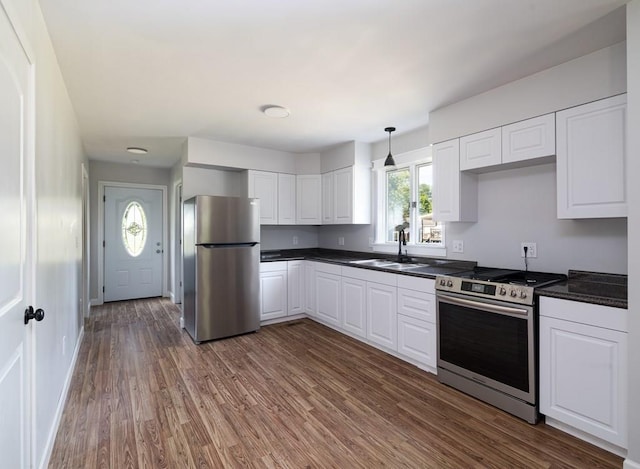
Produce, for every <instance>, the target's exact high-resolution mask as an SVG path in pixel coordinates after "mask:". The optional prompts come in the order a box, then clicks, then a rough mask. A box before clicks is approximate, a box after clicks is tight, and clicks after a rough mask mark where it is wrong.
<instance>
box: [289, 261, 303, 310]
mask: <svg viewBox="0 0 640 469" xmlns="http://www.w3.org/2000/svg"><path fill="white" fill-rule="evenodd" d="M303 299H304V261H289V262H287V315H288V316H293V315H294V314H302V313H303V308H302V304H303Z"/></svg>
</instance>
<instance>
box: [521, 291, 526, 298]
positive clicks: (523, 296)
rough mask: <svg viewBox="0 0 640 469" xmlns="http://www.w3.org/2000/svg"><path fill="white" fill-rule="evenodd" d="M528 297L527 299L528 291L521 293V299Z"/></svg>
mask: <svg viewBox="0 0 640 469" xmlns="http://www.w3.org/2000/svg"><path fill="white" fill-rule="evenodd" d="M526 297H527V292H526V291H524V290H522V291H521V292H520V298H526Z"/></svg>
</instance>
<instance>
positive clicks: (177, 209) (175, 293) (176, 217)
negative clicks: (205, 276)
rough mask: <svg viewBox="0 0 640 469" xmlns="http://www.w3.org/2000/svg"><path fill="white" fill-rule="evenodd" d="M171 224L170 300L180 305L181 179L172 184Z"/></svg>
mask: <svg viewBox="0 0 640 469" xmlns="http://www.w3.org/2000/svg"><path fill="white" fill-rule="evenodd" d="M173 200H174V204H173V209H174V210H173V224H172V227H171V233H172V238H173V239H172V243H171V258H172V266H173V281H172V285H171V290H172V291H171V294H172V300H173V302H174V303H178V304H182V286H181V285H180V282H182V243H181V241H182V179H179V180H177V181H175V182H174V183H173Z"/></svg>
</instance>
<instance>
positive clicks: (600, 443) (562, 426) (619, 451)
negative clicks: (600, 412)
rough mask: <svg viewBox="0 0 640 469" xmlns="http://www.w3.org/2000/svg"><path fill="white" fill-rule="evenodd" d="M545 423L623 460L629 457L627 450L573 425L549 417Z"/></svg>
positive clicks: (545, 419)
mask: <svg viewBox="0 0 640 469" xmlns="http://www.w3.org/2000/svg"><path fill="white" fill-rule="evenodd" d="M544 421H545V423H546V424H547V425H549V426H550V427H554V428H557V429H558V430H561V431H563V432H565V433H568V434H569V435H573V436H575V437H576V438H580V439H581V440H584V441H586V442H588V443H591V444H592V445H594V446H597V447H598V448H602V449H604V450H606V451H609V452H610V453H613V454H616V455H618V456H620V457H621V458H624V457H626V456H627V450H626V449H625V448H621V447H620V446H617V445H614V444H613V443H609V442H608V441H604V440H603V439H601V438H598V437H597V436H593V435H591V434H589V433H587V432H585V431H582V430H579V429H577V428H574V427H572V426H571V425H567V424H566V423H564V422H561V421H559V420H556V419H554V418H553V417H549V416H548V415H545V417H544ZM638 469H640V467H639V468H638Z"/></svg>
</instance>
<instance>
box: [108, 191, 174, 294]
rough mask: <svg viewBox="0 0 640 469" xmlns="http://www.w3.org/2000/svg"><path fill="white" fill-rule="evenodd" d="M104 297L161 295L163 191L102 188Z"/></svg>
mask: <svg viewBox="0 0 640 469" xmlns="http://www.w3.org/2000/svg"><path fill="white" fill-rule="evenodd" d="M104 196H105V199H104V301H119V300H130V299H134V298H149V297H154V296H161V295H162V264H163V262H162V259H163V250H164V247H163V245H162V226H163V220H162V213H163V209H162V199H163V197H162V191H161V190H160V189H139V188H131V187H112V186H105V188H104Z"/></svg>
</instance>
